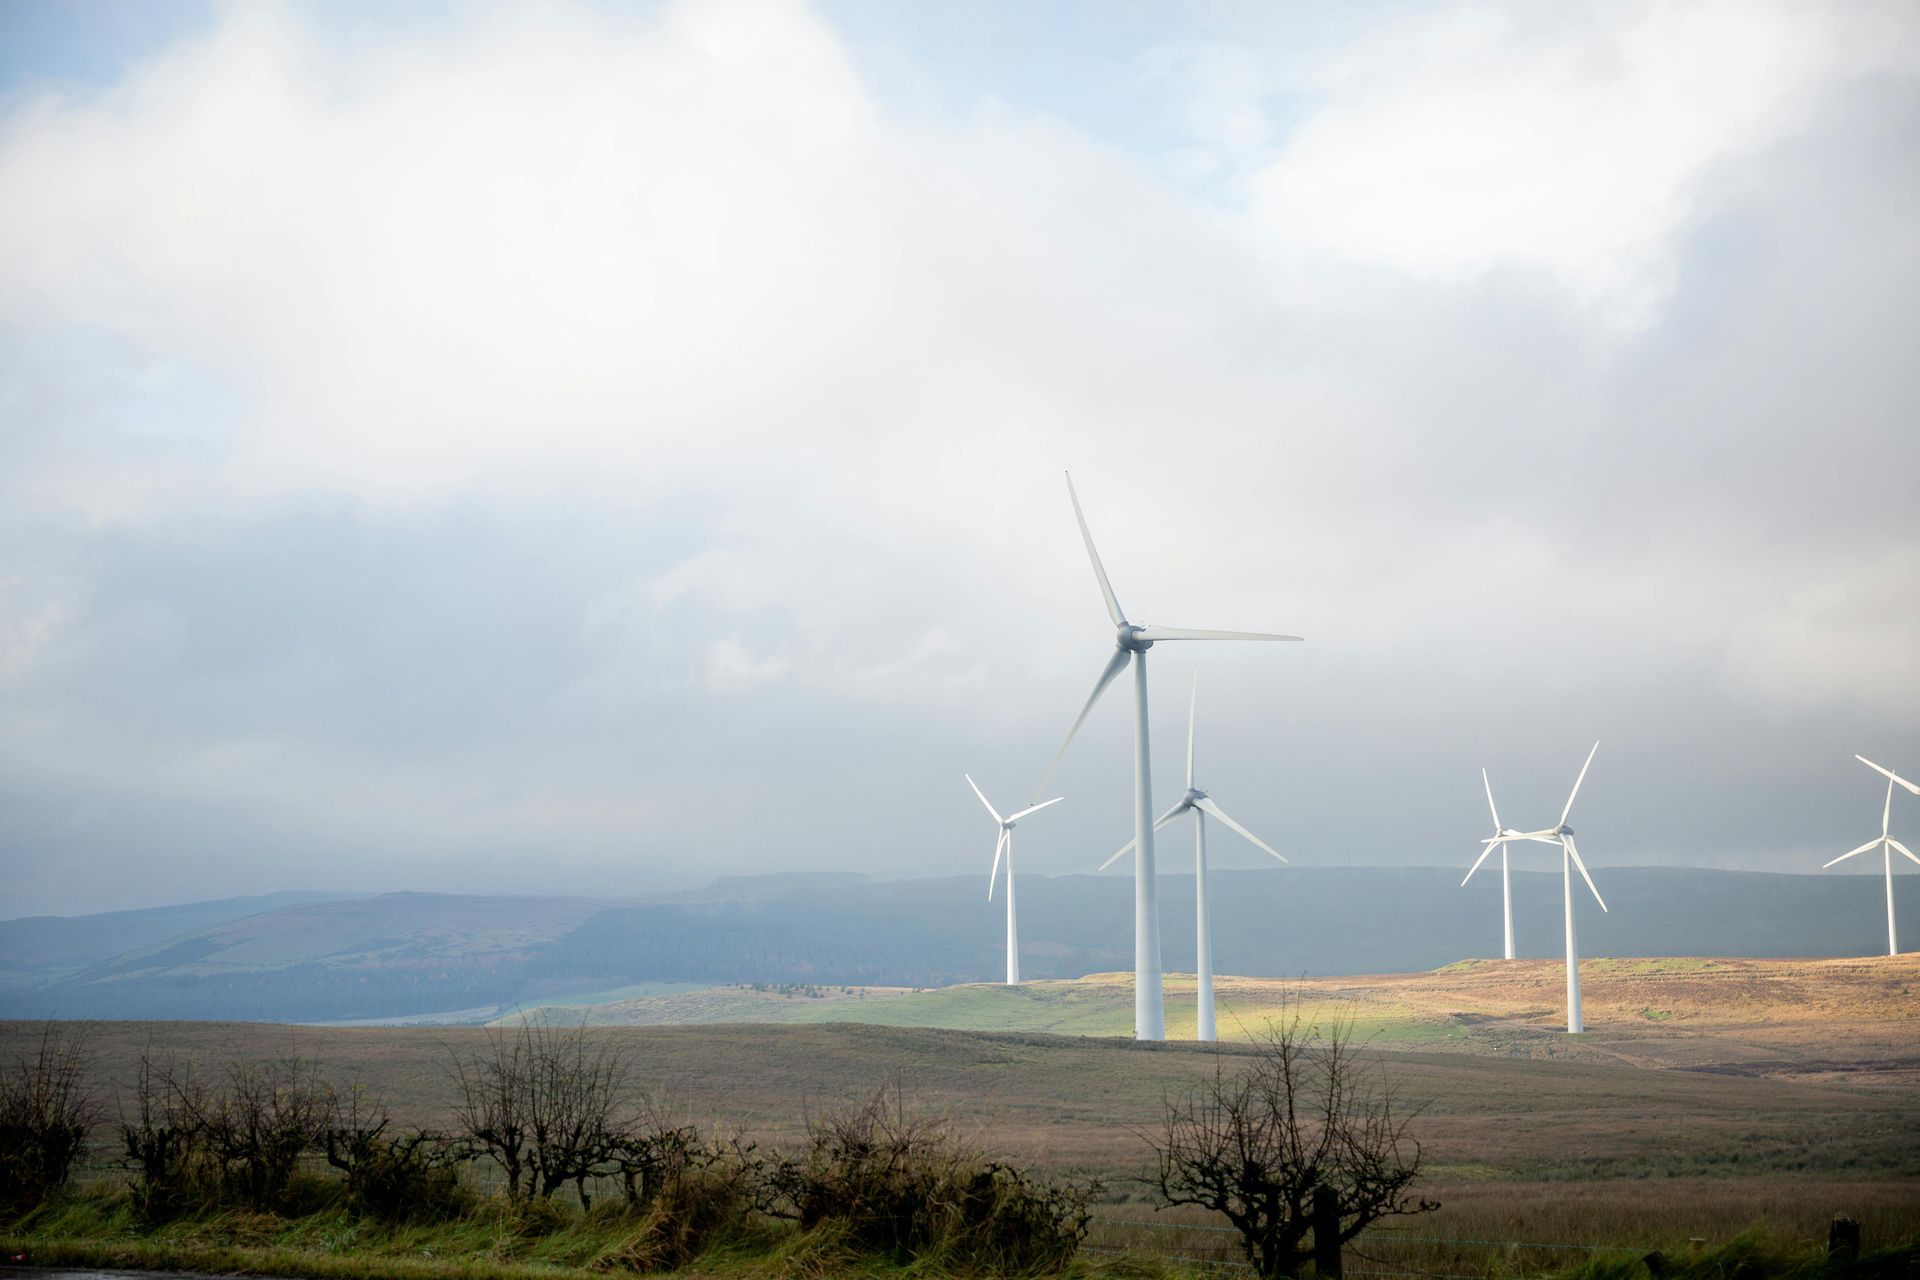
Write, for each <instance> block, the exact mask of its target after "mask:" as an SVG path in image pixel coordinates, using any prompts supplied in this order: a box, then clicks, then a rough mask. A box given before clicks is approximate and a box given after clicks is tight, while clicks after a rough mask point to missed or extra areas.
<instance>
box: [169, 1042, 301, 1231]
mask: <svg viewBox="0 0 1920 1280" xmlns="http://www.w3.org/2000/svg"><path fill="white" fill-rule="evenodd" d="M168 1085H169V1088H170V1090H171V1092H172V1095H173V1098H174V1102H175V1105H176V1106H177V1108H178V1109H179V1110H180V1111H181V1112H182V1113H184V1114H185V1116H186V1117H187V1118H188V1119H189V1120H190V1122H191V1123H192V1125H193V1126H194V1128H195V1129H197V1130H198V1132H199V1134H200V1135H201V1141H202V1142H204V1143H205V1145H206V1150H207V1153H208V1155H210V1156H211V1157H212V1158H213V1159H214V1160H215V1161H217V1162H218V1163H219V1166H220V1177H221V1182H222V1184H223V1189H224V1190H225V1191H226V1192H227V1193H228V1194H230V1195H232V1196H234V1197H236V1198H237V1199H239V1200H241V1201H242V1202H244V1203H245V1204H248V1205H250V1206H252V1207H253V1208H256V1209H274V1208H278V1207H279V1205H280V1204H281V1202H282V1201H283V1200H284V1199H285V1197H286V1194H287V1189H288V1186H289V1185H290V1184H291V1183H292V1181H293V1172H294V1169H295V1167H296V1166H297V1165H298V1163H299V1160H300V1156H301V1154H302V1153H303V1152H305V1151H307V1150H309V1149H310V1148H313V1147H315V1146H318V1145H319V1144H320V1142H321V1141H322V1139H324V1138H325V1136H326V1131H327V1121H328V1118H329V1116H330V1115H331V1113H332V1090H331V1089H329V1088H328V1087H327V1086H326V1085H325V1084H324V1083H322V1081H321V1080H320V1078H319V1075H318V1074H317V1073H316V1071H315V1070H314V1067H313V1064H312V1063H310V1062H307V1061H304V1060H302V1059H301V1058H298V1057H292V1056H289V1057H284V1058H276V1059H271V1060H268V1061H263V1062H237V1063H234V1064H232V1065H231V1066H229V1067H228V1068H227V1081H226V1088H224V1089H221V1090H218V1091H214V1090H208V1089H201V1088H197V1087H193V1086H192V1085H191V1084H190V1083H189V1082H188V1081H186V1080H184V1079H182V1080H171V1079H170V1080H169V1081H168Z"/></svg>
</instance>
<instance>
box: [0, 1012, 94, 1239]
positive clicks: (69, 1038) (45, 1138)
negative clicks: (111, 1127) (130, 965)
mask: <svg viewBox="0 0 1920 1280" xmlns="http://www.w3.org/2000/svg"><path fill="white" fill-rule="evenodd" d="M89 1030H90V1028H88V1027H87V1026H85V1025H81V1026H78V1027H63V1026H61V1025H60V1024H58V1023H55V1022H51V1021H49V1022H47V1023H46V1024H45V1025H43V1026H42V1027H41V1029H40V1038H39V1041H38V1042H37V1044H36V1045H35V1046H34V1049H33V1051H32V1052H31V1053H29V1054H23V1055H21V1056H20V1057H19V1058H17V1059H16V1060H15V1061H14V1062H13V1063H12V1064H11V1065H10V1067H9V1069H8V1070H7V1071H6V1072H5V1073H4V1074H0V1212H4V1211H6V1210H10V1209H20V1208H27V1207H30V1206H32V1205H35V1204H38V1203H39V1202H40V1201H42V1200H44V1199H46V1198H47V1196H49V1195H51V1194H52V1193H53V1192H54V1191H56V1190H58V1189H59V1188H60V1187H62V1186H64V1185H65V1184H66V1181H67V1179H68V1177H70V1176H71V1175H72V1172H73V1166H74V1164H75V1163H76V1162H77V1161H78V1160H79V1159H80V1154H81V1151H82V1150H83V1149H84V1148H85V1147H86V1143H87V1135H88V1134H89V1133H90V1132H92V1129H93V1126H94V1123H95V1121H96V1120H97V1119H98V1115H99V1108H98V1106H97V1104H96V1103H95V1101H94V1098H93V1095H92V1093H91V1091H90V1090H89V1089H88V1087H87V1047H86V1046H87V1036H88V1033H89Z"/></svg>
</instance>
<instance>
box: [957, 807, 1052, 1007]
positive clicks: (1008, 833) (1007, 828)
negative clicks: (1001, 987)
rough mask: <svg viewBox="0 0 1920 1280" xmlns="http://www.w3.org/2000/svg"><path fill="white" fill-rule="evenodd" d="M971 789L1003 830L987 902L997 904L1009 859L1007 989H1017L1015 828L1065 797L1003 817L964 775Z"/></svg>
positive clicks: (995, 847)
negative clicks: (997, 887)
mask: <svg viewBox="0 0 1920 1280" xmlns="http://www.w3.org/2000/svg"><path fill="white" fill-rule="evenodd" d="M961 776H962V777H964V778H965V779H966V780H967V785H968V786H970V787H972V788H973V794H975V795H976V796H979V797H980V803H981V804H984V805H986V806H987V812H988V813H990V814H992V815H993V820H994V822H995V823H997V824H998V825H999V827H1000V837H999V839H997V840H995V841H994V842H993V870H992V871H990V872H988V873H987V901H988V902H992V901H993V884H994V881H995V880H997V879H998V878H999V876H1000V854H1001V852H1002V851H1003V850H1004V851H1005V853H1006V855H1007V985H1008V986H1010V987H1012V986H1017V985H1019V982H1020V922H1019V918H1018V917H1017V916H1016V915H1015V914H1014V907H1013V824H1014V823H1016V822H1018V821H1020V819H1022V818H1024V817H1026V816H1027V815H1028V814H1030V813H1038V812H1040V810H1042V809H1044V808H1046V807H1047V806H1048V805H1054V804H1059V803H1060V802H1061V801H1062V800H1064V799H1066V797H1065V796H1055V797H1054V798H1053V799H1051V800H1045V801H1042V802H1041V803H1039V804H1030V805H1028V806H1027V807H1026V808H1024V809H1022V810H1021V811H1020V812H1018V813H1010V814H1008V815H1007V816H1006V817H1004V818H1003V817H1001V816H1000V811H999V810H997V809H995V808H994V807H993V805H992V804H990V803H988V801H987V793H986V792H984V791H982V790H981V789H980V784H979V783H977V782H975V781H974V780H973V775H972V774H970V773H968V774H962V775H961Z"/></svg>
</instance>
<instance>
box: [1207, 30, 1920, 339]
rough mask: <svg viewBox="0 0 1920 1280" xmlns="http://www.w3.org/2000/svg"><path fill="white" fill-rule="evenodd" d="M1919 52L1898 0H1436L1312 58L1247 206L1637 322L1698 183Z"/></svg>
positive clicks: (1662, 274) (1279, 233) (1335, 243)
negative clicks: (1464, 0)
mask: <svg viewBox="0 0 1920 1280" xmlns="http://www.w3.org/2000/svg"><path fill="white" fill-rule="evenodd" d="M1915 55H1916V50H1915V47H1914V39H1913V30H1912V23H1911V21H1910V15H1902V14H1901V13H1899V12H1898V10H1897V9H1895V8H1894V7H1892V6H1872V5H1868V6H1861V7H1859V8H1856V9H1850V10H1847V11H1844V12H1843V11H1839V10H1833V9H1823V8H1817V7H1809V6H1803V5H1786V4H1770V3H1769V4H1751V3H1731V2H1730V3H1714V4H1692V5H1664V4H1637V5H1628V6H1624V7H1620V6H1591V7H1579V6H1576V7H1570V8H1556V9H1554V10H1552V11H1542V10H1538V9H1532V8H1528V7H1526V6H1495V5H1486V4H1449V5H1443V6H1439V7H1436V8H1432V9H1429V10H1424V11H1422V12H1420V13H1418V14H1415V15H1411V16H1409V17H1407V18H1405V19H1403V20H1400V21H1396V22H1390V23H1381V24H1379V25H1378V27H1377V28H1375V29H1374V30H1371V31H1368V32H1366V33H1364V34H1362V35H1361V36H1360V37H1359V38H1357V39H1355V40H1353V41H1352V42H1351V43H1350V44H1349V45H1348V46H1346V47H1345V48H1343V49H1341V50H1340V51H1339V52H1338V53H1337V54H1336V55H1334V56H1332V57H1329V58H1326V59H1325V60H1323V61H1322V62H1320V63H1318V64H1317V65H1316V66H1315V67H1314V68H1313V69H1312V73H1311V75H1310V76H1309V77H1308V78H1307V83H1306V86H1305V92H1306V94H1307V95H1308V99H1309V105H1307V106H1306V107H1304V109H1302V110H1301V112H1300V118H1299V119H1298V120H1297V121H1295V122H1294V123H1293V125H1292V127H1291V128H1290V129H1289V130H1288V131H1287V134H1286V136H1285V138H1284V140H1283V141H1282V142H1280V143H1279V144H1277V145H1275V144H1269V145H1268V148H1267V150H1268V151H1269V153H1270V159H1269V160H1268V161H1267V162H1266V163H1264V164H1261V165H1258V166H1257V167H1256V168H1255V170H1254V171H1253V172H1251V173H1250V174H1248V175H1247V177H1246V183H1247V186H1248V188H1249V191H1250V200H1251V208H1252V212H1253V214H1254V216H1255V217H1256V218H1257V219H1258V220H1259V222H1260V223H1261V224H1262V226H1263V228H1264V230H1265V231H1266V232H1267V233H1268V234H1270V235H1271V236H1272V237H1273V238H1274V239H1275V240H1276V241H1278V242H1281V243H1283V244H1285V245H1286V246H1287V250H1286V251H1287V252H1289V253H1314V252H1319V253H1327V252H1331V253H1335V254H1338V255H1340V256H1342V257H1345V258H1348V259H1351V260H1353V261H1356V262H1363V263H1371V264H1378V265H1383V266H1388V267H1393V268H1396V269H1398V270H1402V271H1406V272H1410V273H1413V274H1416V275H1419V276H1423V277H1438V278H1454V279H1459V278H1465V277H1472V276H1474V275H1478V274H1482V273H1485V272H1489V271H1500V270H1507V271H1514V272H1520V273H1527V274H1537V275H1540V276H1544V277H1546V279H1547V280H1548V281H1549V282H1550V284H1551V286H1552V287H1557V288H1562V289H1566V290H1568V291H1570V292H1571V293H1572V294H1573V295H1574V296H1575V297H1577V298H1578V299H1580V300H1581V301H1582V302H1585V303H1587V304H1589V305H1591V306H1592V307H1594V308H1595V309H1596V310H1597V311H1599V312H1600V313H1601V314H1602V315H1604V316H1606V317H1608V318H1609V319H1611V320H1613V321H1615V322H1616V323H1621V324H1628V325H1633V326H1636V327H1638V326H1645V325H1648V324H1651V323H1653V322H1654V321H1655V320H1656V319H1657V317H1658V313H1659V308H1660V306H1661V305H1662V303H1664V301H1665V300H1666V299H1667V297H1668V295H1669V294H1670V292H1671V290H1672V287H1673V274H1674V271H1675V270H1676V267H1677V264H1676V261H1675V249H1676V242H1677V239H1678V237H1679V235H1680V234H1681V233H1682V232H1683V230H1684V229H1685V227H1686V226H1687V224H1688V222H1689V220H1690V218H1691V217H1692V216H1693V214H1694V213H1695V212H1696V208H1697V201H1698V199H1699V197H1700V188H1701V185H1702V184H1703V183H1704V182H1706V181H1708V180H1710V179H1711V177H1712V176H1713V175H1714V174H1715V172H1716V171H1717V170H1720V169H1721V168H1723V167H1724V166H1727V165H1729V164H1733V163H1737V162H1738V161H1739V160H1740V159H1741V158H1742V157H1744V156H1746V155H1749V154H1751V153H1752V152H1754V151H1756V150H1758V149H1761V148H1763V147H1765V146H1766V145H1768V144H1769V143H1772V142H1774V141H1776V140H1778V139H1779V138H1781V137H1783V136H1787V135H1790V134H1792V133H1794V132H1797V131H1799V130H1801V129H1804V128H1805V127H1806V124H1807V121H1808V119H1809V114H1810V111H1811V109H1812V108H1813V106H1814V104H1815V102H1816V101H1817V99H1818V97H1819V95H1820V94H1822V93H1825V92H1828V91H1830V90H1831V89H1832V87H1833V85H1834V84H1835V83H1836V82H1842V81H1847V80H1857V79H1860V78H1863V77H1866V76H1870V75H1873V74H1876V73H1884V72H1888V71H1896V72H1899V73H1901V74H1906V75H1911V74H1912V73H1913V71H1914V69H1915V66H1916V61H1915ZM1298 89H1299V87H1298V86H1296V91H1298ZM1231 127H1232V128H1233V130H1234V131H1235V132H1237V133H1239V134H1241V135H1245V134H1247V133H1248V132H1250V131H1249V129H1248V126H1247V125H1246V123H1245V121H1244V120H1234V121H1232V122H1231Z"/></svg>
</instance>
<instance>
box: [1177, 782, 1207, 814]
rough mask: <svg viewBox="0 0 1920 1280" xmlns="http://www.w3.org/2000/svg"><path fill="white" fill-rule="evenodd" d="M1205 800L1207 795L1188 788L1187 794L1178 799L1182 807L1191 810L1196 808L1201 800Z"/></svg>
mask: <svg viewBox="0 0 1920 1280" xmlns="http://www.w3.org/2000/svg"><path fill="white" fill-rule="evenodd" d="M1206 798H1207V793H1206V792H1204V791H1202V790H1201V789H1200V788H1198V787H1188V788H1187V794H1185V795H1184V796H1181V797H1180V803H1181V805H1182V806H1183V807H1185V808H1188V809H1192V808H1195V807H1196V806H1198V805H1199V803H1200V802H1201V801H1202V800H1205V799H1206Z"/></svg>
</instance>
